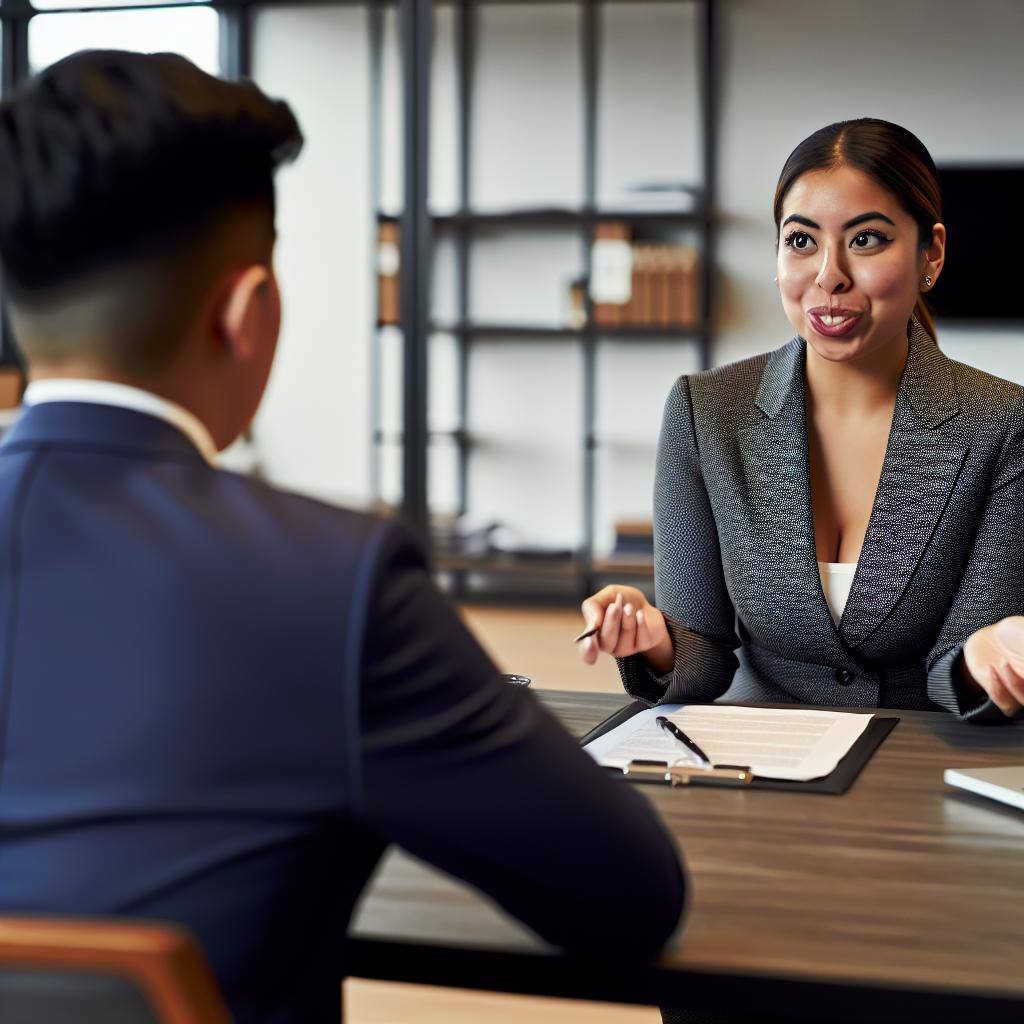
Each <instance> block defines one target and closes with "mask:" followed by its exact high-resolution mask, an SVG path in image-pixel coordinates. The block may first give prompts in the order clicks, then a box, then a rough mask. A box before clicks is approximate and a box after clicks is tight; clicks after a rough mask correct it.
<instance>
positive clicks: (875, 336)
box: [777, 167, 945, 362]
mask: <svg viewBox="0 0 1024 1024" xmlns="http://www.w3.org/2000/svg"><path fill="white" fill-rule="evenodd" d="M944 247H945V228H944V227H943V226H942V225H941V224H937V225H935V227H934V228H933V234H932V239H931V245H930V246H929V248H928V250H927V251H925V250H923V249H922V248H921V245H920V239H919V233H918V228H917V224H916V223H915V221H914V220H913V218H912V217H911V216H910V215H909V214H908V213H907V212H906V211H905V210H904V209H903V208H902V207H901V206H900V204H899V202H898V201H897V200H896V198H895V196H893V195H892V193H890V192H889V191H888V190H887V189H885V188H883V187H882V186H881V185H879V184H878V183H877V182H875V181H873V180H872V179H871V178H869V177H868V176H867V175H866V174H864V173H863V172H862V171H858V170H855V169H854V168H852V167H837V168H835V169H833V170H829V171H809V172H808V173H807V174H804V175H802V176H801V177H800V178H798V179H797V180H796V182H795V183H794V185H793V186H792V188H790V190H789V193H788V195H787V196H786V199H785V201H784V203H783V209H782V224H781V228H780V230H779V251H778V260H777V262H778V283H779V291H780V293H781V294H782V305H783V308H784V309H785V311H786V316H788V317H789V321H790V323H791V324H792V325H793V327H794V328H796V330H797V332H798V333H799V334H800V335H801V336H802V337H803V338H805V339H806V340H807V343H808V344H809V345H810V346H811V347H812V348H813V349H814V351H815V352H816V353H817V354H818V355H820V356H821V357H823V358H825V359H828V360H830V361H833V362H852V361H856V360H858V359H860V358H862V357H864V356H868V355H870V354H871V353H873V352H877V351H879V350H880V349H881V348H883V347H885V346H887V345H889V344H892V343H894V342H897V341H899V340H902V339H905V338H906V330H907V321H908V320H909V319H910V315H911V313H912V312H913V310H914V304H915V302H916V301H917V297H918V294H919V293H920V292H921V291H922V290H925V291H927V290H928V286H927V285H926V284H925V281H924V278H925V275H929V276H930V277H931V278H932V284H934V282H935V280H937V278H938V275H939V270H940V269H941V267H942V256H943V250H944Z"/></svg>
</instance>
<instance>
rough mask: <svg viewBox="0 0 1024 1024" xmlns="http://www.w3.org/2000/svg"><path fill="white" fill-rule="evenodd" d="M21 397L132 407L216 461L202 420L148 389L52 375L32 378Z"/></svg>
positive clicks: (30, 400)
mask: <svg viewBox="0 0 1024 1024" xmlns="http://www.w3.org/2000/svg"><path fill="white" fill-rule="evenodd" d="M23 401H24V403H25V405H42V403H43V402H92V403H93V404H95V405H113V406H117V407H118V408H119V409H132V410H134V411H135V412H141V413H145V414H146V415H147V416H155V417H156V418H157V419H160V420H163V421H164V422H165V423H170V425H171V426H172V427H175V428H176V429H178V430H180V431H181V433H183V434H184V435H185V436H186V437H187V438H188V439H189V440H190V441H191V442H192V444H194V445H195V446H196V448H197V449H198V450H199V454H200V455H202V457H203V458H204V459H206V461H207V462H208V463H209V464H210V465H211V466H216V465H217V446H216V445H215V444H214V443H213V438H212V437H211V436H210V432H209V431H208V430H207V429H206V426H205V424H204V423H203V422H202V421H201V420H200V419H199V418H198V417H197V416H195V415H194V414H193V413H190V412H189V411H188V409H185V408H183V407H182V406H180V405H178V404H177V403H176V402H171V401H168V400H167V399H166V398H161V397H160V396H159V395H154V394H153V393H152V392H151V391H143V390H142V388H133V387H130V386H129V385H127V384H116V383H114V381H110V380H82V379H79V378H70V377H59V378H58V377H54V378H51V379H48V380H34V381H32V383H31V384H29V386H28V387H27V388H25V397H24V399H23Z"/></svg>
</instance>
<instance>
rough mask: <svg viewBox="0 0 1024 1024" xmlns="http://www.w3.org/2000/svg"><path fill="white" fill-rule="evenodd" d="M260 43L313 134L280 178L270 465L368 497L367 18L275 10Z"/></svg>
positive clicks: (260, 58)
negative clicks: (279, 319)
mask: <svg viewBox="0 0 1024 1024" xmlns="http://www.w3.org/2000/svg"><path fill="white" fill-rule="evenodd" d="M253 39H254V50H255V53H254V68H253V70H254V77H255V78H256V80H257V81H258V82H259V84H260V85H261V86H262V87H263V88H264V89H265V90H266V91H267V92H268V93H270V94H271V95H274V96H281V97H283V98H285V99H287V100H288V102H289V103H290V104H291V105H292V107H293V109H294V110H295V112H296V115H297V116H298V118H299V121H300V123H301V124H302V127H303V131H304V132H305V135H306V148H305V150H304V151H303V153H302V156H301V157H300V158H299V160H298V162H297V163H296V164H295V165H294V166H291V167H288V168H285V169H284V170H283V171H282V172H281V173H280V175H279V176H278V225H277V226H278V233H279V240H278V252H277V266H278V273H279V275H280V278H281V285H282V290H283V294H284V304H285V320H284V328H283V331H282V336H281V343H280V347H279V350H278V355H277V360H276V362H275V365H274V371H273V374H272V376H271V379H270V385H269V387H268V389H267V395H266V398H265V399H264V402H263V405H262V407H261V409H260V413H259V416H258V417H257V420H256V423H255V425H254V437H255V443H256V448H257V450H258V453H259V460H260V465H261V468H262V469H263V471H264V472H265V473H266V474H267V476H268V477H269V478H270V479H272V480H274V481H275V482H276V483H278V484H280V485H281V486H283V487H288V488H291V489H295V490H298V491H303V492H307V493H311V494H314V495H317V496H320V497H323V498H327V499H330V500H336V501H339V502H345V503H350V504H364V503H366V502H367V501H368V499H369V490H370V483H369V481H370V426H369V425H370V396H369V378H370V344H371V341H372V337H371V327H372V323H373V318H374V316H375V315H376V313H375V310H376V306H375V303H376V296H375V290H376V280H375V278H374V277H373V266H374V264H373V262H372V261H373V256H372V253H373V248H372V247H373V244H374V236H373V231H374V226H373V210H372V202H371V196H372V189H371V182H370V157H369V152H370V148H369V139H370V125H369V82H370V74H369V65H368V60H369V56H368V45H367V25H366V12H365V10H363V8H361V7H351V8H350V7H329V6H324V7H296V8H293V9H287V8H285V9H279V8H268V9H265V10H261V11H259V12H258V14H257V16H256V19H255V24H254V34H253Z"/></svg>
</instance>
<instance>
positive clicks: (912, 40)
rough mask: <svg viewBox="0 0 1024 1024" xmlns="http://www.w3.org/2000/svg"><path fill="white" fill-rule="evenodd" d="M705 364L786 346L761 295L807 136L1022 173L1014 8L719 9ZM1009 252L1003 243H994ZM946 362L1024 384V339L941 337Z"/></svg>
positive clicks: (769, 5)
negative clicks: (784, 195)
mask: <svg viewBox="0 0 1024 1024" xmlns="http://www.w3.org/2000/svg"><path fill="white" fill-rule="evenodd" d="M720 6H721V11H720V21H721V36H722V44H723V45H722V60H723V74H722V80H721V93H722V103H721V115H722V116H721V124H720V129H719V130H720V148H719V200H720V204H721V208H722V212H723V215H724V223H723V229H722V232H721V237H720V243H719V263H720V271H721V273H720V281H721V290H722V301H721V303H720V306H719V335H718V336H719V343H718V346H717V349H716V361H718V362H730V361H732V360H733V359H740V358H743V357H744V356H747V355H751V354H753V353H755V352H760V351H764V350H766V349H769V348H773V347H775V346H776V345H778V344H781V343H782V342H783V341H785V340H786V339H787V338H788V337H790V334H791V328H790V325H789V322H788V320H786V318H785V316H784V314H783V312H782V307H781V304H780V302H779V299H778V293H777V292H776V290H775V286H774V285H773V283H772V276H773V275H774V251H773V247H774V239H775V227H774V224H773V222H772V214H771V204H772V196H773V194H774V191H775V183H776V180H777V178H778V175H779V172H780V171H781V170H782V165H783V163H784V162H785V160H786V157H787V156H788V155H789V153H790V151H791V150H792V149H793V148H794V147H795V146H796V145H797V143H799V142H800V141H801V139H803V138H805V137H806V136H807V135H809V134H810V133H811V132H813V131H815V130H816V129H818V128H821V127H823V126H824V125H826V124H831V123H832V122H834V121H840V120H843V119H845V118H850V117H865V116H870V117H881V118H885V119H886V120H889V121H895V122H897V123H898V124H902V125H904V126H905V127H907V128H909V129H910V130H911V131H912V132H914V134H915V135H917V136H918V137H919V138H920V139H921V140H922V142H924V144H925V145H926V146H927V147H928V149H929V150H930V152H931V154H932V157H933V158H934V159H935V161H936V162H937V163H940V164H941V163H942V162H944V161H950V162H952V161H957V160H961V161H962V160H966V159H970V160H972V161H978V162H985V161H992V162H993V163H995V162H1010V161H1017V162H1024V63H1022V62H1021V60H1020V45H1021V40H1022V39H1024V4H1022V3H1020V2H1019V0H977V2H975V3H970V4H964V3H961V2H959V0H899V2H898V3H894V2H892V0H858V2H857V3H838V2H833V0H828V2H826V0H726V2H725V3H722V4H721V5H720ZM1007 245H1008V247H1009V248H1010V250H1011V251H1012V250H1013V249H1014V248H1015V247H1016V245H1017V242H1016V240H1014V239H1009V238H1008V239H1007ZM940 343H941V345H942V347H943V349H944V350H945V351H947V352H948V353H949V354H951V355H953V356H954V357H955V358H958V359H962V360H964V361H965V362H969V363H972V364H974V365H977V366H980V367H982V368H983V369H986V370H988V371H989V372H992V373H996V374H998V375H1000V376H1004V377H1010V378H1011V379H1014V380H1024V333H1022V332H1021V331H1019V330H995V329H993V330H980V331H979V330H974V331H964V330H953V329H947V330H942V329H941V327H940Z"/></svg>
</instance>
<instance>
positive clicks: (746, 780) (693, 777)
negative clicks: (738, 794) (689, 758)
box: [622, 761, 754, 786]
mask: <svg viewBox="0 0 1024 1024" xmlns="http://www.w3.org/2000/svg"><path fill="white" fill-rule="evenodd" d="M622 774H623V775H630V776H633V777H634V778H637V779H652V780H653V779H657V780H658V781H660V782H669V783H671V784H672V785H673V786H689V785H703V786H735V785H737V784H738V785H741V786H745V785H749V784H750V783H751V782H753V781H754V773H753V772H752V771H751V770H750V768H749V767H748V766H747V765H737V764H718V765H715V767H714V768H698V767H697V766H696V765H689V764H669V763H668V762H667V761H630V762H629V764H628V765H627V766H626V767H625V768H623V769H622Z"/></svg>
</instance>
